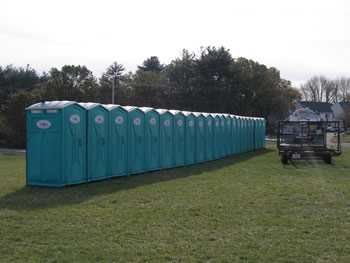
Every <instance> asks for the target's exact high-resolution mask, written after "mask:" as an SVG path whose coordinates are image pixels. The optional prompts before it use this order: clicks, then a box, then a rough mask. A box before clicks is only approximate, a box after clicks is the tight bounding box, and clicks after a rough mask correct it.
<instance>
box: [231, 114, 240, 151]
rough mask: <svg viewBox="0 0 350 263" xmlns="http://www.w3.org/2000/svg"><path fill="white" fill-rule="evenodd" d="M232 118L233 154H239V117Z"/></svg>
mask: <svg viewBox="0 0 350 263" xmlns="http://www.w3.org/2000/svg"><path fill="white" fill-rule="evenodd" d="M231 117H232V121H231V122H232V128H231V129H232V131H231V133H232V143H231V145H232V154H237V153H238V150H237V116H235V115H231Z"/></svg>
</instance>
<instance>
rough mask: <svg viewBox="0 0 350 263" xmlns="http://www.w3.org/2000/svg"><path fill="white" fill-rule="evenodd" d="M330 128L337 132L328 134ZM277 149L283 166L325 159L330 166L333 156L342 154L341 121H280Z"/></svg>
mask: <svg viewBox="0 0 350 263" xmlns="http://www.w3.org/2000/svg"><path fill="white" fill-rule="evenodd" d="M330 126H331V127H333V128H334V130H335V131H333V132H327V127H330ZM334 137H335V141H336V142H332V140H333V138H334ZM277 148H278V153H279V155H281V156H282V159H281V160H282V163H283V164H287V163H288V160H300V159H323V160H324V162H325V163H328V164H330V163H331V162H332V157H333V156H338V155H340V154H341V144H340V126H339V121H327V122H324V121H315V120H312V121H309V120H299V121H278V130H277Z"/></svg>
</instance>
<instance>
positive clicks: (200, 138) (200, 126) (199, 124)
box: [193, 112, 205, 163]
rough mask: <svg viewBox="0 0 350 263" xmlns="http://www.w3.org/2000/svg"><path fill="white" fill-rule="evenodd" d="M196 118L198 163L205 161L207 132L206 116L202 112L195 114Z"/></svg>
mask: <svg viewBox="0 0 350 263" xmlns="http://www.w3.org/2000/svg"><path fill="white" fill-rule="evenodd" d="M193 115H194V116H195V117H196V163H202V162H204V161H205V159H204V157H205V130H204V120H205V119H204V115H203V114H202V113H200V112H194V113H193Z"/></svg>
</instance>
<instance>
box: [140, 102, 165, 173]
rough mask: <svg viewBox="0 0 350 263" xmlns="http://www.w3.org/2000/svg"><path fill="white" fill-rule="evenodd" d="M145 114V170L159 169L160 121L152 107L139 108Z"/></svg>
mask: <svg viewBox="0 0 350 263" xmlns="http://www.w3.org/2000/svg"><path fill="white" fill-rule="evenodd" d="M139 109H140V110H141V111H143V112H144V114H145V170H147V171H153V170H159V169H160V134H159V133H160V129H159V125H160V121H159V113H158V112H157V111H156V110H154V109H153V108H149V107H142V108H139Z"/></svg>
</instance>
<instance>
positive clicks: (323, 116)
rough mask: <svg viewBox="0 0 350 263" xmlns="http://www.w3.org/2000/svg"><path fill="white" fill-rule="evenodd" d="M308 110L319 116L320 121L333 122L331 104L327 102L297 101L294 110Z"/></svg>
mask: <svg viewBox="0 0 350 263" xmlns="http://www.w3.org/2000/svg"><path fill="white" fill-rule="evenodd" d="M302 108H308V109H310V110H312V111H313V112H315V113H317V114H318V115H319V116H320V120H321V121H334V120H335V118H334V112H333V110H332V104H330V103H327V102H312V101H298V102H297V103H296V110H299V109H302Z"/></svg>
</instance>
